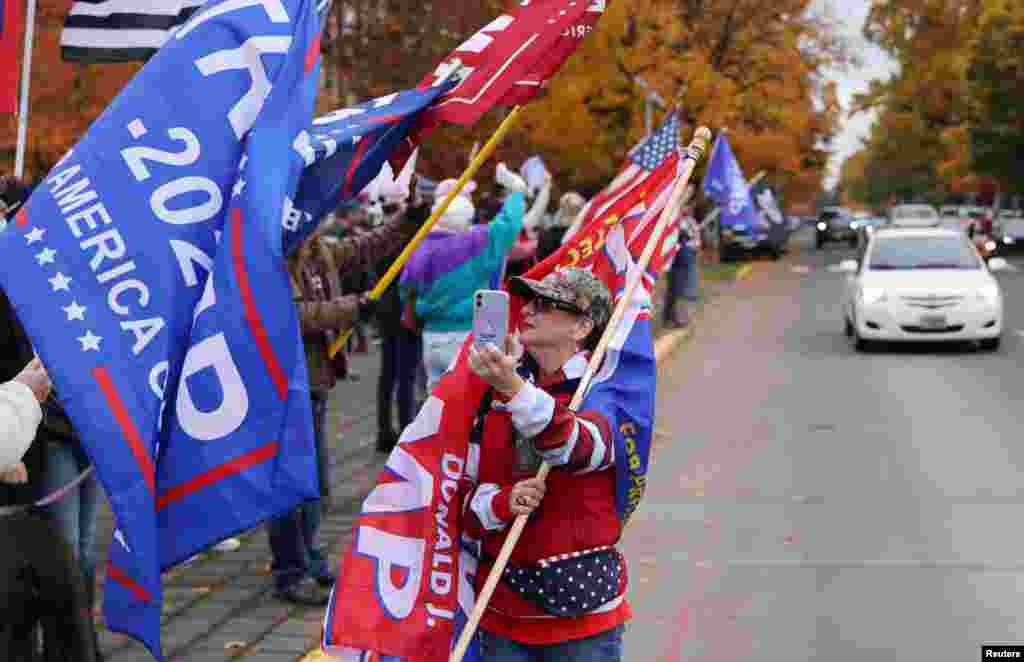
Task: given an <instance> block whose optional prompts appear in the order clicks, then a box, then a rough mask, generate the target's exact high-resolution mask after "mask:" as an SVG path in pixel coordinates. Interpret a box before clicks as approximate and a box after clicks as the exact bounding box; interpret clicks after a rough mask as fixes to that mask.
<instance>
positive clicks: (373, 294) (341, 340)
mask: <svg viewBox="0 0 1024 662" xmlns="http://www.w3.org/2000/svg"><path fill="white" fill-rule="evenodd" d="M521 110H522V106H516V107H514V108H513V109H512V111H511V112H509V114H508V116H506V117H505V119H504V120H503V121H502V123H501V126H499V127H498V130H497V131H495V132H494V135H493V136H491V138H490V140H488V141H487V144H486V145H484V146H483V149H481V150H480V152H479V153H478V154H477V155H476V156H475V157H474V158H473V161H472V163H470V164H469V167H468V168H466V171H465V172H464V173H462V176H461V177H459V181H458V182H456V184H455V187H454V188H453V189H452V190H451V191H450V192H449V193H448V197H446V198H445V199H444V202H442V203H441V205H440V206H439V207H438V208H437V209H435V210H434V213H433V214H431V215H430V218H429V219H428V220H427V222H426V223H424V224H423V226H422V227H421V228H420V229H419V231H418V232H417V233H416V234H415V235H413V238H412V239H410V240H409V243H408V244H407V245H406V247H405V248H404V249H403V250H402V252H401V253H400V254H399V255H398V257H397V258H395V261H394V262H393V263H392V264H391V267H390V268H389V269H388V270H387V272H386V273H385V274H384V275H383V276H381V278H380V280H379V281H377V285H376V287H374V288H373V290H371V291H370V294H369V298H370V299H372V300H374V301H376V300H378V299H380V298H381V296H382V295H383V294H384V292H385V291H387V289H388V287H389V286H390V285H391V283H392V282H394V280H395V278H397V277H398V274H399V273H400V272H401V271H402V267H404V266H405V263H406V262H407V261H408V260H409V257H410V256H411V255H412V254H413V251H415V250H416V248H417V247H418V246H419V245H420V242H422V241H423V239H424V238H425V237H426V236H427V234H429V233H430V230H431V229H432V228H433V227H434V224H435V223H437V220H438V219H439V218H441V217H442V216H443V215H444V213H445V212H446V211H448V207H449V206H450V205H451V204H452V202H453V201H454V200H455V197H456V196H457V195H458V194H459V193H460V192H461V191H462V189H463V188H465V186H466V184H468V183H469V180H471V179H472V178H473V176H474V175H476V173H477V171H478V170H480V168H481V167H483V165H484V163H485V162H486V161H487V159H489V158H490V157H491V154H493V153H494V150H495V149H497V147H498V145H499V144H500V143H501V141H502V140H503V139H504V138H505V135H506V134H507V133H508V131H509V129H511V128H512V126H513V125H514V124H515V123H516V120H517V119H519V113H520V111H521ZM351 335H352V329H351V328H349V329H346V330H345V331H343V332H341V333H339V334H338V338H337V340H335V341H334V344H333V345H331V348H330V352H329V353H330V357H331V358H334V356H335V355H336V354H337V353H338V352H340V351H341V348H342V347H344V346H345V342H346V341H348V339H349V336H351Z"/></svg>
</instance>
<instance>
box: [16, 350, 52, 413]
mask: <svg viewBox="0 0 1024 662" xmlns="http://www.w3.org/2000/svg"><path fill="white" fill-rule="evenodd" d="M14 381H16V382H21V383H22V384H24V385H25V386H27V387H29V388H30V389H32V394H33V395H35V396H36V400H38V401H39V402H42V401H43V400H45V399H46V396H48V395H49V394H50V389H51V388H53V384H52V383H51V382H50V376H49V375H48V374H46V368H44V367H43V362H42V361H40V360H39V357H38V356H37V357H35V358H34V359H32V362H31V363H29V364H28V365H27V366H25V367H24V368H22V370H21V372H19V373H18V374H17V376H15V378H14Z"/></svg>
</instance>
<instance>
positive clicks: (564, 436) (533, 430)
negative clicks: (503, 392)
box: [505, 383, 615, 474]
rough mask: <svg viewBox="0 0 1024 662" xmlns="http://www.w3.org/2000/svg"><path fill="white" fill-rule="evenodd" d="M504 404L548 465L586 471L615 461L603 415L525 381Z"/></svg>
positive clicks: (606, 466) (608, 429)
mask: <svg viewBox="0 0 1024 662" xmlns="http://www.w3.org/2000/svg"><path fill="white" fill-rule="evenodd" d="M505 407H506V409H507V410H508V412H509V414H510V415H511V416H512V424H513V425H514V426H515V428H516V431H517V432H519V434H521V435H523V436H524V437H526V438H532V439H533V444H534V446H535V447H536V449H537V452H538V453H540V454H541V456H542V457H543V458H544V461H545V462H547V463H548V464H550V465H551V466H553V467H566V468H567V469H569V470H571V471H574V472H576V473H579V474H586V473H591V472H594V471H602V470H604V469H607V468H608V467H610V466H612V465H613V464H614V463H615V446H614V443H613V437H612V433H611V425H609V423H608V420H607V419H606V418H605V417H604V416H602V415H600V414H597V413H596V412H580V413H575V412H573V411H572V410H570V409H569V408H568V407H567V406H565V405H563V404H559V403H558V402H557V401H556V400H555V399H554V398H553V397H552V396H551V395H550V394H548V393H546V392H544V391H543V390H542V389H540V388H538V387H537V386H534V385H533V384H529V383H527V384H526V385H524V386H523V388H522V389H520V391H519V393H517V394H516V396H515V397H514V398H512V399H511V400H509V401H508V403H506V404H505Z"/></svg>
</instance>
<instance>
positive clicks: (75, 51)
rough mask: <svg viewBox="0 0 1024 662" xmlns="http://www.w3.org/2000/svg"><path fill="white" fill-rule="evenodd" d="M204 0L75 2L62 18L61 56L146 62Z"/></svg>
mask: <svg viewBox="0 0 1024 662" xmlns="http://www.w3.org/2000/svg"><path fill="white" fill-rule="evenodd" d="M206 1H207V0H78V1H76V2H74V3H72V5H71V10H70V11H69V12H68V15H67V17H66V18H65V19H64V30H63V31H62V32H61V36H60V46H61V57H63V58H64V59H65V60H67V61H71V62H86V63H98V62H131V61H135V60H146V59H148V58H149V57H151V56H152V55H153V54H154V53H156V51H157V50H158V49H159V48H160V47H161V46H163V45H164V43H166V41H167V40H168V39H169V38H170V37H171V35H172V34H174V31H175V30H176V29H178V28H179V27H181V26H182V25H184V24H185V22H186V21H188V19H189V18H190V17H191V16H192V14H194V13H195V12H196V11H198V10H199V8H200V7H201V6H202V5H203V3H204V2H206ZM209 1H210V3H211V4H212V3H214V2H216V0H209Z"/></svg>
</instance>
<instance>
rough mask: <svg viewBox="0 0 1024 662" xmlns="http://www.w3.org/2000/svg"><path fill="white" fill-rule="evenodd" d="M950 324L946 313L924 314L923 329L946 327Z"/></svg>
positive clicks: (922, 317)
mask: <svg viewBox="0 0 1024 662" xmlns="http://www.w3.org/2000/svg"><path fill="white" fill-rule="evenodd" d="M947 326H948V324H947V323H946V316H945V315H922V316H921V328H922V329H945V328H946V327H947Z"/></svg>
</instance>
